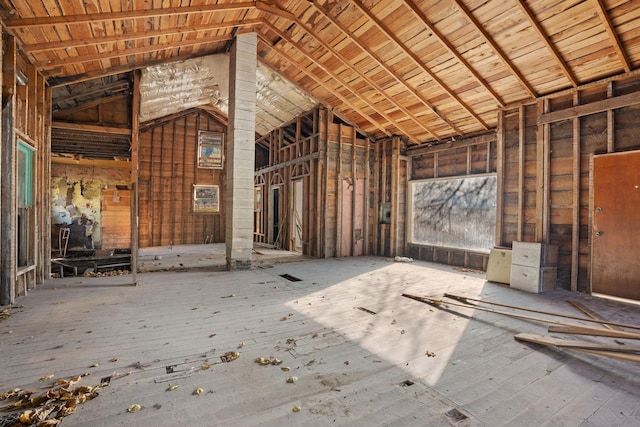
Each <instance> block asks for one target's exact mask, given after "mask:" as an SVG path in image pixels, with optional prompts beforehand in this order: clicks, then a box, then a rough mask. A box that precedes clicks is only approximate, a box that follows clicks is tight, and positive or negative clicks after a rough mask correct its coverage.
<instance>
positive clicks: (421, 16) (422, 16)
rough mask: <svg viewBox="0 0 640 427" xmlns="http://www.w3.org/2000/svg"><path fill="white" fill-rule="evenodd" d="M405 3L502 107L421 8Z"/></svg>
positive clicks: (410, 2) (499, 100)
mask: <svg viewBox="0 0 640 427" xmlns="http://www.w3.org/2000/svg"><path fill="white" fill-rule="evenodd" d="M405 3H406V4H407V6H409V8H410V9H411V11H412V12H413V14H414V15H415V16H416V18H418V19H419V20H420V22H422V23H423V24H424V26H425V27H427V28H428V29H429V31H431V33H432V34H433V35H434V36H435V37H436V38H437V39H438V41H439V42H440V43H441V44H442V45H443V46H444V47H445V48H446V49H447V50H448V51H449V53H450V54H451V55H453V56H454V57H455V58H456V59H457V60H458V62H460V63H461V64H462V65H463V66H464V67H465V68H466V69H467V71H468V72H469V73H471V75H472V76H473V77H474V78H475V79H476V81H477V82H478V84H479V85H480V86H482V87H483V88H484V89H485V90H486V91H487V92H489V94H490V95H491V97H492V98H493V99H494V101H496V103H497V104H498V105H499V106H500V107H504V106H505V103H504V101H503V100H502V98H500V96H499V95H498V94H497V93H496V92H495V91H494V90H493V89H492V88H491V86H489V84H488V83H487V82H486V81H485V80H484V79H483V78H482V76H481V75H480V74H478V72H477V71H476V70H475V69H474V68H473V66H472V65H471V64H469V62H467V60H466V59H464V57H463V56H462V55H460V54H459V53H458V51H457V50H456V48H455V47H454V46H453V45H452V44H451V43H449V41H448V40H447V39H446V38H445V37H444V36H443V35H442V33H441V32H440V31H438V29H437V28H436V27H435V26H434V25H432V24H431V22H429V20H428V19H427V16H426V15H425V14H424V12H422V10H420V9H419V8H418V6H417V5H416V4H415V3H414V2H413V1H411V0H405Z"/></svg>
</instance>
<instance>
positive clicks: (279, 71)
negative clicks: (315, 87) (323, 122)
mask: <svg viewBox="0 0 640 427" xmlns="http://www.w3.org/2000/svg"><path fill="white" fill-rule="evenodd" d="M258 37H260V38H261V39H262V40H263V41H264V42H265V44H267V45H269V46H272V47H273V46H274V45H273V44H272V43H271V42H270V41H269V40H265V39H264V38H263V37H262V35H261V34H260V33H258ZM258 60H259V61H260V63H261V64H262V65H263V66H264V67H266V68H268V69H269V70H271V71H272V72H274V73H276V74H277V75H279V76H280V77H281V78H282V79H284V80H286V81H288V82H289V83H291V84H292V85H294V86H295V85H296V84H295V83H294V82H293V81H292V80H291V79H290V78H289V76H286V75H284V74H283V73H282V70H279V69H277V68H275V67H274V66H273V65H271V64H270V63H268V62H267V61H265V60H264V59H263V58H262V57H260V56H258ZM323 87H324V86H323ZM298 89H300V90H302V91H303V92H305V93H306V94H307V96H309V98H312V99H316V97H315V96H313V95H312V94H311V93H309V92H307V90H306V89H304V88H301V87H298ZM316 100H317V99H316ZM317 101H318V100H317ZM318 102H319V103H320V104H322V105H324V106H325V107H326V108H327V109H329V110H331V112H332V113H333V115H334V116H335V117H337V118H339V119H340V120H342V121H343V122H346V123H350V120H348V119H347V118H346V117H344V115H343V114H342V113H341V112H339V111H336V110H335V109H334V108H333V107H332V106H330V105H329V104H327V102H326V101H318ZM307 118H308V117H307ZM295 120H297V119H295ZM310 121H311V122H313V120H312V119H311V120H310ZM285 125H286V124H285ZM351 126H352V127H353V128H355V130H356V131H357V132H359V133H360V134H362V135H364V136H366V137H367V138H371V139H372V140H375V137H374V136H373V135H369V133H368V132H367V131H365V130H363V129H362V128H361V127H360V126H358V125H357V124H355V123H351ZM312 127H313V125H310V129H311V128H312ZM381 130H382V129H381ZM385 135H386V136H391V134H390V133H389V132H385Z"/></svg>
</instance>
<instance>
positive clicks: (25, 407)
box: [0, 376, 101, 427]
mask: <svg viewBox="0 0 640 427" xmlns="http://www.w3.org/2000/svg"><path fill="white" fill-rule="evenodd" d="M81 379H82V376H77V377H72V378H69V379H64V378H61V379H59V380H57V381H55V383H54V384H53V385H52V386H51V388H50V389H49V390H47V391H46V392H44V393H42V394H39V395H36V392H35V391H34V390H22V389H19V388H14V389H12V390H9V391H6V392H4V393H2V394H1V395H0V400H3V401H4V400H13V402H12V403H10V404H8V405H7V406H5V407H4V408H2V409H0V411H2V412H11V411H16V410H19V411H18V412H13V413H11V414H8V415H6V416H3V417H1V418H0V425H3V426H21V425H37V426H44V427H46V426H57V425H59V424H60V423H61V422H62V419H63V418H64V417H66V416H68V415H70V414H72V413H73V412H74V411H75V410H76V409H77V407H78V405H80V404H81V403H85V402H87V401H89V400H91V399H93V398H95V397H96V396H98V390H99V389H100V387H101V386H95V387H92V386H78V387H76V388H74V389H71V387H72V386H73V385H75V384H76V383H78V382H79V381H80V380H81Z"/></svg>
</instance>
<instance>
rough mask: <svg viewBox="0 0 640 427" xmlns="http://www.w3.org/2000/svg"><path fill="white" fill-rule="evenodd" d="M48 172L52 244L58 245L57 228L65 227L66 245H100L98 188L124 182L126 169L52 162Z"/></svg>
mask: <svg viewBox="0 0 640 427" xmlns="http://www.w3.org/2000/svg"><path fill="white" fill-rule="evenodd" d="M51 175H52V176H51V239H52V247H53V248H58V234H59V232H60V231H59V230H60V228H69V230H70V236H69V243H68V248H69V249H71V248H73V247H82V248H89V249H100V248H101V247H102V245H101V242H102V229H101V222H102V221H101V194H102V189H103V188H113V187H115V186H116V185H128V183H129V172H128V171H123V170H118V169H108V168H94V167H82V166H75V167H73V166H69V165H56V164H52V171H51Z"/></svg>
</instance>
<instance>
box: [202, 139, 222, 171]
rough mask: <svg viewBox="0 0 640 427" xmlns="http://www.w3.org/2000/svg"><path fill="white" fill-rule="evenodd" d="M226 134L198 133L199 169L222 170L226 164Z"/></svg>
mask: <svg viewBox="0 0 640 427" xmlns="http://www.w3.org/2000/svg"><path fill="white" fill-rule="evenodd" d="M223 147H224V134H223V133H222V132H209V131H202V130H201V131H200V132H199V133H198V167H199V168H209V169H222V167H223V164H224V153H223Z"/></svg>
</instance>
